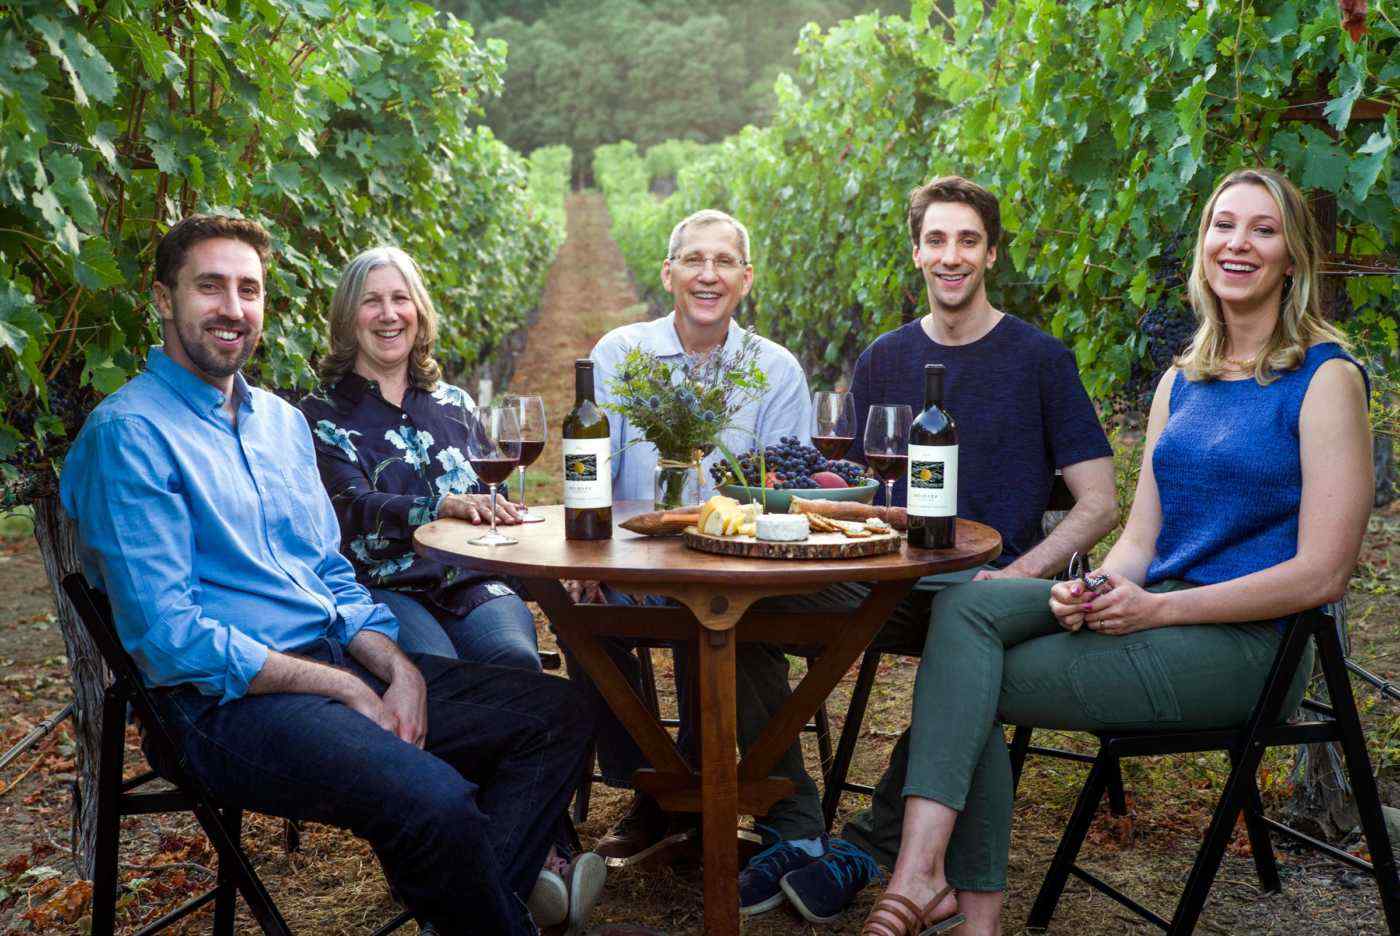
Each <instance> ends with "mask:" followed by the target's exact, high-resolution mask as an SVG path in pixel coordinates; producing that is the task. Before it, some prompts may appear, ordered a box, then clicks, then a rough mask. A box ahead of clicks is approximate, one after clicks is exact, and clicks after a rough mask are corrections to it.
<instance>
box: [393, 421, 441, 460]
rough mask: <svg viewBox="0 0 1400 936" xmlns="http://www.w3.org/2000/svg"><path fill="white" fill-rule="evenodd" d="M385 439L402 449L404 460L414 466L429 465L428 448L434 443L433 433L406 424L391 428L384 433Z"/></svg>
mask: <svg viewBox="0 0 1400 936" xmlns="http://www.w3.org/2000/svg"><path fill="white" fill-rule="evenodd" d="M384 439H385V441H387V442H390V443H392V444H393V446H394V448H397V449H402V450H403V453H404V456H403V457H404V460H405V461H407V462H408V463H409V464H410V465H412V466H413V467H414V468H426V467H427V465H428V457H429V456H428V450H429V449H430V448H432V445H433V436H432V433H430V432H425V431H421V430H418V429H414V428H413V427H412V426H404V427H403V428H402V429H398V430H395V429H390V430H389V431H388V432H386V433H384Z"/></svg>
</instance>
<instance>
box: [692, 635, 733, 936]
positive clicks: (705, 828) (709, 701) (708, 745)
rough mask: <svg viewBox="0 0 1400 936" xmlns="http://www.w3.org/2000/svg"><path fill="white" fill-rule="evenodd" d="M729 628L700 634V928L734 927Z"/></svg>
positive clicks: (711, 930) (724, 930) (716, 930)
mask: <svg viewBox="0 0 1400 936" xmlns="http://www.w3.org/2000/svg"><path fill="white" fill-rule="evenodd" d="M735 642H736V641H735V640H734V631H733V630H732V629H731V630H721V631H709V632H707V633H705V634H702V635H701V637H700V654H699V655H700V661H699V662H700V725H699V728H700V784H701V786H700V797H701V823H702V825H701V832H702V834H703V836H704V843H705V847H704V860H705V932H706V933H712V934H720V933H738V932H739V843H738V840H737V839H736V838H735V837H734V830H735V829H736V828H737V827H738V825H739V771H738V765H737V764H736V763H735V761H734V745H735V739H736V733H737V726H736V721H735V712H734V645H735Z"/></svg>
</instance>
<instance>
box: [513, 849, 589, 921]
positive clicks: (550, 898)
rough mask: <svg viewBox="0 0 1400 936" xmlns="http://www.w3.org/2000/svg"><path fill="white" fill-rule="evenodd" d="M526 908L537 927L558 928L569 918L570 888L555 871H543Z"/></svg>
mask: <svg viewBox="0 0 1400 936" xmlns="http://www.w3.org/2000/svg"><path fill="white" fill-rule="evenodd" d="M595 857H596V856H595ZM525 906H526V907H527V908H528V909H529V911H530V916H531V917H532V918H534V921H535V925H536V926H538V927H541V928H543V927H546V926H556V925H558V924H560V923H563V922H564V921H565V920H567V919H568V918H569V911H570V908H571V904H570V900H569V888H568V887H566V886H565V884H564V879H563V878H561V877H560V876H559V875H557V874H555V873H554V872H553V871H549V870H544V871H541V872H540V877H539V880H537V881H535V886H534V889H533V890H531V891H530V899H529V900H527V901H525Z"/></svg>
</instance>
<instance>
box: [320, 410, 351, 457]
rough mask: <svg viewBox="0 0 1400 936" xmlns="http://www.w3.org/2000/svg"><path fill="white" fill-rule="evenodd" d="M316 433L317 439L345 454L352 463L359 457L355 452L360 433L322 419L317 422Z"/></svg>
mask: <svg viewBox="0 0 1400 936" xmlns="http://www.w3.org/2000/svg"><path fill="white" fill-rule="evenodd" d="M314 433H315V436H316V438H317V439H319V440H321V441H322V442H324V443H326V444H327V445H329V446H331V447H332V448H336V449H339V450H340V451H342V452H344V453H345V457H346V458H348V459H350V460H351V461H354V460H355V459H356V458H358V457H359V456H358V455H357V454H356V452H355V436H357V435H359V434H360V433H358V432H356V431H355V430H354V429H342V428H340V427H339V426H337V425H336V424H335V423H333V422H331V421H330V420H329V419H321V420H318V421H317V422H316V428H315V430H314Z"/></svg>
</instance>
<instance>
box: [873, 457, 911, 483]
mask: <svg viewBox="0 0 1400 936" xmlns="http://www.w3.org/2000/svg"><path fill="white" fill-rule="evenodd" d="M865 460H866V463H867V464H869V465H870V470H871V471H873V472H874V473H875V477H877V478H879V479H880V480H881V481H898V480H899V479H900V478H902V477H904V472H905V471H906V470H907V469H908V466H909V456H908V455H869V454H867V455H866V456H865Z"/></svg>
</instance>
